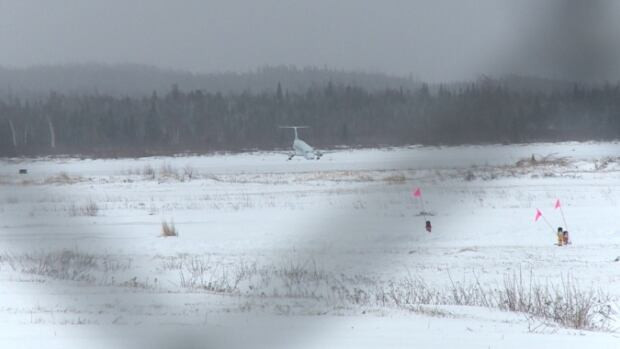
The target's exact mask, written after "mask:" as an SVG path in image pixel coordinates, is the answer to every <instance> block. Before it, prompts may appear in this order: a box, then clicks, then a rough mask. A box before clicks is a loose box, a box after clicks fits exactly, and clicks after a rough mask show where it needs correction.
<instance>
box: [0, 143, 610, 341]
mask: <svg viewBox="0 0 620 349" xmlns="http://www.w3.org/2000/svg"><path fill="white" fill-rule="evenodd" d="M532 155H533V156H534V161H532ZM19 169H27V170H28V174H25V175H18V172H19ZM417 187H419V188H421V190H422V200H423V202H421V200H420V199H416V198H414V197H412V195H411V191H412V189H414V188H417ZM556 199H560V200H561V202H562V206H563V211H564V214H565V217H566V223H567V227H568V229H569V230H570V233H571V240H572V244H571V245H569V246H564V247H558V246H555V245H554V243H555V242H556V238H555V234H554V232H553V230H552V229H555V228H557V227H558V226H563V227H566V225H565V223H564V222H563V220H562V217H561V215H560V211H559V210H555V209H554V204H555V202H556ZM422 205H423V206H424V211H426V212H428V214H429V219H430V220H431V221H432V223H433V231H432V233H430V234H429V233H427V232H426V231H425V230H424V217H423V216H422V215H421V211H422V210H423V209H422ZM537 208H538V209H540V210H541V211H542V212H543V214H544V219H546V220H547V221H548V222H549V223H550V225H551V227H549V226H548V225H547V224H546V223H545V220H543V219H541V220H539V221H538V222H534V214H535V212H536V209H537ZM619 212H620V144H618V143H561V144H532V145H513V146H499V145H498V146H466V147H465V146H464V147H448V148H426V147H411V148H390V149H368V150H343V151H337V152H334V153H329V154H326V155H325V156H324V157H323V158H322V159H321V160H320V161H310V160H305V159H297V158H295V159H293V160H291V161H286V155H285V154H278V153H245V154H230V155H227V154H221V155H212V156H179V157H153V158H142V159H118V160H91V159H77V158H54V159H36V160H24V159H4V160H0V348H111V347H114V348H123V347H128V348H130V347H131V348H135V347H137V346H138V345H140V344H141V345H149V346H150V347H153V345H154V343H156V344H160V345H162V346H168V345H170V347H181V344H185V343H189V342H191V343H196V342H197V343H200V345H201V346H208V347H214V346H217V345H220V346H222V347H232V346H234V345H239V346H240V347H252V348H258V347H271V348H273V347H277V346H278V345H281V346H283V347H288V348H290V347H299V348H366V347H367V348H378V347H386V348H388V347H389V348H412V347H422V348H431V347H433V348H434V347H446V348H448V347H451V348H454V347H458V348H462V349H467V348H523V347H526V346H527V347H533V348H543V347H544V348H548V349H550V348H585V347H587V348H618V347H620V334H619V333H618V332H617V330H618V329H619V328H620V313H619V312H620V307H619V306H618V305H619V304H620V262H615V261H614V260H615V259H616V258H617V257H619V256H620V225H619V224H618V214H619ZM162 222H167V223H169V224H173V225H174V227H175V228H176V230H177V231H178V236H177V237H162V236H161V233H162ZM172 222H173V223H172ZM584 309H586V310H587V311H585V312H581V311H582V310H584ZM576 313H578V314H576ZM577 316H582V317H583V319H576V318H575V317H577ZM166 340H169V341H170V342H167V341H166ZM151 341H152V343H150V342H151ZM181 341H182V342H181ZM145 343H146V344H145ZM171 343H172V344H171ZM198 347H200V346H198Z"/></svg>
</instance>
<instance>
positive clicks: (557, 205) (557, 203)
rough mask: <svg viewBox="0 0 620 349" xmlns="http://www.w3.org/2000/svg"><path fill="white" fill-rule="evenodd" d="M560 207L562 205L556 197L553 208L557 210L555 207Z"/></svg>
mask: <svg viewBox="0 0 620 349" xmlns="http://www.w3.org/2000/svg"><path fill="white" fill-rule="evenodd" d="M560 207H562V205H560V199H558V200H557V201H556V202H555V209H556V210H557V209H558V208H560Z"/></svg>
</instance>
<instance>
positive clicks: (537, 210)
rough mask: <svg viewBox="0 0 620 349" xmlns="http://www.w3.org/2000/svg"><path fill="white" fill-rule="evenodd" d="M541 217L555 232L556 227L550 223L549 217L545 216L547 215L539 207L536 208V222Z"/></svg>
mask: <svg viewBox="0 0 620 349" xmlns="http://www.w3.org/2000/svg"><path fill="white" fill-rule="evenodd" d="M539 218H542V219H543V221H545V223H547V226H548V227H549V228H550V229H551V231H552V232H554V233H555V229H553V226H552V225H551V223H549V221H548V220H547V217H545V215H544V214H543V213H542V212H541V211H540V210H539V209H536V218H535V219H534V222H536V221H538V219H539Z"/></svg>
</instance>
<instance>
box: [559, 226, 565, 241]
mask: <svg viewBox="0 0 620 349" xmlns="http://www.w3.org/2000/svg"><path fill="white" fill-rule="evenodd" d="M562 242H564V230H563V229H562V227H559V228H558V246H562V245H563V244H562Z"/></svg>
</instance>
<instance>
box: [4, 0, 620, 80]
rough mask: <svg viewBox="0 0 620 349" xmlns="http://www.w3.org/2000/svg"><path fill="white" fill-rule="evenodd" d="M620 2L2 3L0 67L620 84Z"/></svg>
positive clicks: (201, 0)
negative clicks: (511, 77)
mask: <svg viewBox="0 0 620 349" xmlns="http://www.w3.org/2000/svg"><path fill="white" fill-rule="evenodd" d="M618 3H620V2H614V1H613V0H609V1H602V0H601V1H579V0H568V1H563V0H562V1H560V0H557V1H551V0H548V1H538V0H514V1H503V0H476V1H459V0H454V1H447V0H428V1H414V0H391V1H374V0H373V1H371V0H340V1H336V0H333V1H328V0H312V1H296V0H260V1H259V0H255V1H254V0H246V1H241V0H221V1H220V0H179V1H172V0H169V1H166V0H56V1H54V0H0V65H4V66H14V67H15V66H18V67H23V66H29V65H41V64H62V63H76V62H77V63H80V62H102V63H128V62H131V63H145V64H150V65H156V66H160V67H165V68H175V69H182V70H189V71H193V72H221V71H229V70H233V71H247V70H250V69H253V68H256V67H259V66H263V65H278V64H294V65H297V66H308V65H313V66H320V67H322V66H324V65H325V66H328V67H331V68H343V69H355V70H366V71H378V72H385V73H391V74H398V75H405V74H409V73H411V74H412V75H413V76H414V77H417V78H420V79H424V80H431V81H446V80H460V79H469V78H473V77H476V76H477V75H480V74H492V75H498V74H504V73H520V74H532V75H544V76H548V77H557V78H572V79H582V78H584V79H586V78H590V79H609V80H617V79H619V78H620V69H619V68H618V63H617V62H618V57H619V56H620V55H619V54H618V52H620V49H619V40H618V39H617V38H616V33H619V32H620V30H619V29H620V26H619V25H618V24H617V22H619V21H620V15H619V14H620V11H619V9H620V6H619V5H620V4H618Z"/></svg>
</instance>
